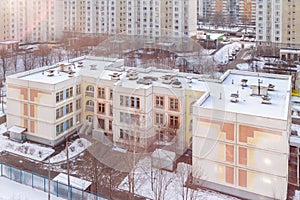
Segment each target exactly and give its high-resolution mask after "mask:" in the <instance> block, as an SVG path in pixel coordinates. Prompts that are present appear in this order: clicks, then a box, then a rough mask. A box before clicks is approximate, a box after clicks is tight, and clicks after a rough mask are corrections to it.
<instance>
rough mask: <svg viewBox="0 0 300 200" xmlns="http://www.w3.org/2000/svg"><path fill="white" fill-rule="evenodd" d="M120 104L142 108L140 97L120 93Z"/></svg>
mask: <svg viewBox="0 0 300 200" xmlns="http://www.w3.org/2000/svg"><path fill="white" fill-rule="evenodd" d="M120 106H124V107H130V108H136V109H139V108H140V98H138V97H129V96H123V95H120Z"/></svg>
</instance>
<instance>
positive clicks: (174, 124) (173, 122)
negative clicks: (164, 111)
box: [169, 115, 179, 128]
mask: <svg viewBox="0 0 300 200" xmlns="http://www.w3.org/2000/svg"><path fill="white" fill-rule="evenodd" d="M169 127H170V128H179V118H178V116H174V115H170V118H169Z"/></svg>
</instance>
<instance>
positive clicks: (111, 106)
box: [109, 105, 113, 116]
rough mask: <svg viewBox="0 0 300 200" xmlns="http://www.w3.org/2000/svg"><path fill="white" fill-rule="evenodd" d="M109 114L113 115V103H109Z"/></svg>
mask: <svg viewBox="0 0 300 200" xmlns="http://www.w3.org/2000/svg"><path fill="white" fill-rule="evenodd" d="M109 115H110V116H113V105H109Z"/></svg>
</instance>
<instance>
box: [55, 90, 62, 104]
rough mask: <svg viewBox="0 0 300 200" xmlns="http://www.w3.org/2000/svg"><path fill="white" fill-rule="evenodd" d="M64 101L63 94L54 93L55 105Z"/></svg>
mask: <svg viewBox="0 0 300 200" xmlns="http://www.w3.org/2000/svg"><path fill="white" fill-rule="evenodd" d="M62 100H64V92H63V91H60V92H57V93H56V103H57V102H60V101H62Z"/></svg>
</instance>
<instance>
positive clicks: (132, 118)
mask: <svg viewBox="0 0 300 200" xmlns="http://www.w3.org/2000/svg"><path fill="white" fill-rule="evenodd" d="M120 122H122V123H126V124H129V125H138V126H139V125H140V116H139V115H135V114H130V113H124V112H120Z"/></svg>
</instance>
